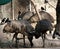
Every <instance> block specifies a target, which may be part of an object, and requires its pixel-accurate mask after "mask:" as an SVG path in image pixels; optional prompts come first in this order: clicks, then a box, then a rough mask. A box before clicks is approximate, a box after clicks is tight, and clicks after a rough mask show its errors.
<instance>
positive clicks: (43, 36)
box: [42, 34, 45, 48]
mask: <svg viewBox="0 0 60 49" xmlns="http://www.w3.org/2000/svg"><path fill="white" fill-rule="evenodd" d="M42 40H43V48H44V47H45V34H43V35H42Z"/></svg>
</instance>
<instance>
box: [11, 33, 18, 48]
mask: <svg viewBox="0 0 60 49" xmlns="http://www.w3.org/2000/svg"><path fill="white" fill-rule="evenodd" d="M17 35H18V33H15V34H14V35H13V38H12V41H13V40H14V38H15V39H16V41H15V42H16V44H15V47H18V42H17Z"/></svg>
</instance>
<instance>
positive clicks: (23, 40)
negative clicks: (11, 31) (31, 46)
mask: <svg viewBox="0 0 60 49" xmlns="http://www.w3.org/2000/svg"><path fill="white" fill-rule="evenodd" d="M23 42H24V47H25V35H23Z"/></svg>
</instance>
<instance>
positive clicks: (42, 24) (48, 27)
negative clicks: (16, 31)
mask: <svg viewBox="0 0 60 49" xmlns="http://www.w3.org/2000/svg"><path fill="white" fill-rule="evenodd" d="M52 30H53V26H52V24H51V22H50V21H48V20H47V19H43V20H40V21H39V22H37V24H36V26H35V38H36V39H38V38H39V37H40V36H41V37H42V39H43V47H45V37H46V32H47V31H52Z"/></svg>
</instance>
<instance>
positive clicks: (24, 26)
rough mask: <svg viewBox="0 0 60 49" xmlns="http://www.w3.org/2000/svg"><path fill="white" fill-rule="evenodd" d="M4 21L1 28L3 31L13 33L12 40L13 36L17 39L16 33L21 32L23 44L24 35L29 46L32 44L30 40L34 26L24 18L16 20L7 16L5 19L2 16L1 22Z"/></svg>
mask: <svg viewBox="0 0 60 49" xmlns="http://www.w3.org/2000/svg"><path fill="white" fill-rule="evenodd" d="M5 23H6V25H5V26H4V28H3V32H4V33H5V32H9V33H15V34H14V35H13V38H12V40H14V38H15V39H16V40H17V39H18V38H17V35H18V33H21V34H23V41H24V46H25V35H26V36H27V37H28V40H29V42H30V45H31V47H32V46H33V43H32V40H33V35H34V28H33V27H32V26H31V24H30V23H29V22H27V21H26V20H20V21H18V20H9V18H7V19H6V18H4V19H3V20H2V21H1V24H2V25H3V24H5ZM16 43H17V41H16Z"/></svg>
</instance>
